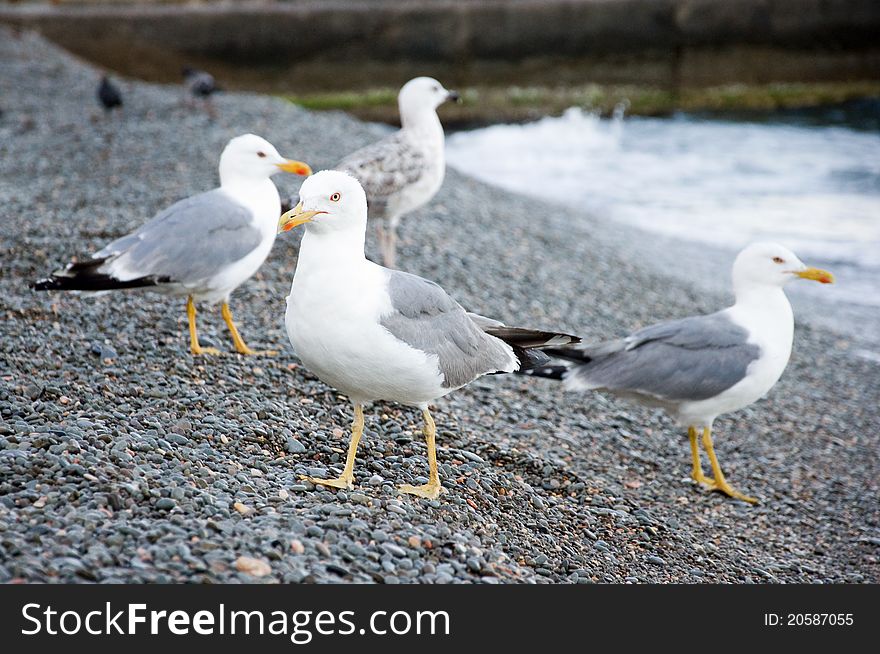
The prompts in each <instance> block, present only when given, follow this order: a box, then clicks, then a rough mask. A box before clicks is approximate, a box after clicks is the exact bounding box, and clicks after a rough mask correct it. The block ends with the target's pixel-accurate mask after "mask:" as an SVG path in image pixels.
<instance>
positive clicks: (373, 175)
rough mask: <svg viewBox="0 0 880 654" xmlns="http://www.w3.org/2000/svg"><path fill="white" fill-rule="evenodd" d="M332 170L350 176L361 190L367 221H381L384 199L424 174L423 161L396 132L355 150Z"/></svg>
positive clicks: (420, 155) (423, 156)
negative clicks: (365, 200)
mask: <svg viewBox="0 0 880 654" xmlns="http://www.w3.org/2000/svg"><path fill="white" fill-rule="evenodd" d="M336 169H337V170H342V171H345V172H347V173H349V174H351V175H352V176H354V177H355V178H356V179H357V180H358V181H359V182H360V183H361V186H363V187H364V191H365V192H366V194H367V204H369V206H370V217H376V218H385V217H387V215H386V211H387V208H388V199H389V198H391V197H392V196H393V195H394V194H396V193H399V192H400V191H401V190H402V189H404V188H405V187H406V186H408V185H409V184H413V183H414V182H416V181H418V179H419V178H420V177H421V176H422V175H424V173H425V170H427V160H426V159H425V155H424V154H423V153H422V152H420V151H419V150H418V149H416V148H414V147H413V146H412V145H411V144H410V143H409V141H408V140H407V139H406V137H405V136H404V135H403V133H402V132H399V131H398V132H396V133H394V134H392V135H391V136H388V137H386V138H384V139H382V140H381V141H377V142H376V143H373V144H371V145H368V146H366V147H364V148H361V149H360V150H356V151H355V152H353V153H352V154H350V155H348V156H347V157H345V159H343V160H342V161H340V162H339V163H338V164H336Z"/></svg>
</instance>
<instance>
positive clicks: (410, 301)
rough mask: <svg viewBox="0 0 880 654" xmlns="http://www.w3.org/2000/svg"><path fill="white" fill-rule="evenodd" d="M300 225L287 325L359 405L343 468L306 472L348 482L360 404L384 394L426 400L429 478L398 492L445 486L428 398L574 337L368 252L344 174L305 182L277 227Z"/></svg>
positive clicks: (431, 492) (358, 192)
mask: <svg viewBox="0 0 880 654" xmlns="http://www.w3.org/2000/svg"><path fill="white" fill-rule="evenodd" d="M302 224H305V225H306V233H305V234H304V235H303V239H302V243H301V245H300V250H299V258H298V260H297V264H296V273H295V274H294V277H293V285H292V287H291V289H290V295H289V296H288V298H287V313H286V316H285V323H286V325H287V333H288V335H289V336H290V342H291V343H292V344H293V347H294V349H295V350H296V353H297V355H298V356H299V358H300V359H301V360H302V362H303V364H304V365H305V366H306V367H307V368H308V369H309V370H311V371H312V372H314V373H315V374H316V375H317V376H318V377H319V378H320V379H321V380H322V381H324V382H325V383H327V384H329V385H330V386H333V387H334V388H336V389H338V390H339V391H341V392H342V393H344V394H346V395H348V396H349V398H351V401H352V404H353V405H354V423H353V424H352V436H351V442H350V444H349V448H348V455H347V457H346V461H345V469H344V470H343V471H342V474H341V475H340V476H339V477H337V478H335V479H318V478H314V477H308V478H307V479H309V481H311V482H313V483H316V484H323V485H325V486H334V487H336V488H351V487H352V482H353V479H354V459H355V454H356V452H357V446H358V442H359V441H360V438H361V435H362V434H363V431H364V410H363V406H364V404H365V403H366V402H371V401H374V400H388V401H393V402H399V403H401V404H406V405H410V406H416V407H418V408H420V409H421V410H422V415H423V417H424V422H425V427H424V434H425V440H426V443H427V446H428V465H429V468H430V476H429V480H428V483H427V484H424V485H423V486H411V485H408V484H407V485H403V486H400V487H399V488H400V491H401V492H403V493H410V494H413V495H417V496H420V497H425V498H436V497H438V496H439V494H440V492H441V490H442V487H441V484H440V478H439V475H438V472H437V453H436V446H435V440H434V438H435V426H434V420H433V419H432V417H431V413H430V411H429V410H428V404H429V403H431V402H433V401H434V400H436V399H437V398H440V397H443V396H444V395H446V394H447V393H450V392H452V391H454V390H455V389H457V388H461V387H462V386H465V385H466V384H469V383H470V382H472V381H473V380H475V379H477V378H478V377H481V376H482V375H486V374H490V373H495V372H513V371H515V370H519V369H521V368H525V367H528V366H531V365H539V364H541V363H546V362H547V361H549V359H548V358H547V357H546V356H543V355H541V354H540V352H537V351H534V350H532V349H531V348H541V347H548V346H553V345H565V344H568V343H575V342H577V341H578V339H577V338H575V337H573V336H568V335H565V334H557V333H555V332H541V331H533V330H526V329H516V328H508V327H504V326H503V325H502V324H501V323H499V322H497V321H495V320H491V319H488V318H484V317H482V316H478V315H475V314H469V313H467V312H466V311H465V310H464V309H463V308H462V307H461V305H459V304H458V303H457V302H455V300H453V299H452V298H450V297H449V296H448V295H447V294H446V292H445V291H444V290H443V289H442V288H440V287H439V286H438V285H437V284H435V283H434V282H430V281H428V280H426V279H422V278H421V277H416V276H415V275H410V274H408V273H404V272H400V271H396V270H390V269H388V268H384V267H382V266H379V265H377V264H375V263H373V262H371V261H369V260H367V258H366V257H365V256H364V237H365V232H366V227H367V198H366V195H365V194H364V190H363V188H362V187H361V185H360V184H359V183H358V182H357V180H355V179H354V178H353V177H350V176H349V175H348V174H346V173H343V172H338V171H322V172H319V173H317V174H315V175H313V176H312V177H310V178H309V179H307V180H306V181H305V182H304V183H303V185H302V188H301V189H300V203H299V204H298V205H297V206H296V207H295V208H294V209H292V210H291V211H288V212H287V213H285V214H283V215H282V216H281V220H280V222H279V231H287V230H289V229H291V228H293V227H295V226H297V225H302Z"/></svg>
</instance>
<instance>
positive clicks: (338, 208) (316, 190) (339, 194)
mask: <svg viewBox="0 0 880 654" xmlns="http://www.w3.org/2000/svg"><path fill="white" fill-rule="evenodd" d="M305 224H307V228H308V229H309V230H311V231H314V232H318V233H327V232H336V231H342V230H352V229H354V230H360V232H361V233H363V232H364V231H366V228H367V195H366V193H364V189H363V187H362V186H361V185H360V182H358V181H357V180H356V179H355V178H354V177H352V176H351V175H349V174H348V173H343V172H340V171H338V170H322V171H320V172H318V173H315V174H314V175H312V176H311V177H309V178H308V179H307V180H306V181H304V182H303V185H302V186H301V187H300V189H299V204H297V205H296V206H295V207H294V208H293V209H291V210H290V211H288V212H286V213H284V214H283V215H282V216H281V218H280V219H279V220H278V231H279V232H286V231H289V230H291V229H293V228H294V227H296V226H297V225H305Z"/></svg>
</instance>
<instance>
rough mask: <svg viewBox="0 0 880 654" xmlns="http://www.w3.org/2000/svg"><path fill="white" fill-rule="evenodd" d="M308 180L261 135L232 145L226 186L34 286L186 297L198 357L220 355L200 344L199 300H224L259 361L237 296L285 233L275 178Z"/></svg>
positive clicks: (223, 170) (227, 316)
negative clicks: (234, 303)
mask: <svg viewBox="0 0 880 654" xmlns="http://www.w3.org/2000/svg"><path fill="white" fill-rule="evenodd" d="M282 170H283V171H286V172H290V173H296V174H298V175H308V174H310V173H311V170H310V169H309V167H308V166H307V165H306V164H304V163H301V162H299V161H292V160H289V159H285V158H284V157H282V156H281V155H280V154H278V151H277V150H276V149H275V147H274V146H273V145H272V144H271V143H269V142H268V141H266V140H265V139H262V138H260V137H259V136H255V135H253V134H245V135H243V136H239V137H236V138H234V139H232V140H231V141H230V142H229V144H228V145H227V146H226V148H225V149H224V150H223V154H222V155H221V156H220V187H219V188H216V189H214V190H211V191H207V192H205V193H200V194H198V195H194V196H192V197H189V198H186V199H184V200H181V201H180V202H177V203H175V204H173V205H171V206H170V207H168V208H167V209H165V210H164V211H162V212H160V213H159V214H157V215H156V216H155V217H154V218H153V219H152V220H150V221H149V222H147V223H146V224H144V225H142V226H141V227H140V228H138V229H137V230H135V231H134V232H132V233H131V234H128V235H126V236H123V237H122V238H119V239H117V240H115V241H113V242H112V243H110V244H109V245H107V246H105V247H104V248H102V249H101V250H99V251H98V252H96V253H95V254H93V255H92V256H91V257H88V258H85V259H84V260H83V261H79V262H77V263H71V264H68V266H67V267H66V268H64V270H61V271H58V272H56V273H54V274H53V275H52V277H49V278H47V279H42V280H40V281H38V282H36V283H35V284H34V285H33V288H34V289H36V290H39V291H47V290H61V291H73V290H77V291H108V290H112V289H127V288H146V289H151V290H155V291H159V292H162V293H167V294H170V295H178V296H186V297H187V303H186V310H187V318H188V321H189V333H190V348H191V350H192V352H193V354H216V353H217V350H216V349H214V348H205V347H202V346H201V345H200V344H199V340H198V334H197V332H196V309H195V302H196V301H206V302H209V303H216V302H219V301H222V303H223V304H222V309H221V312H222V315H223V319H224V321H225V322H226V324H227V326H228V327H229V331H230V333H231V334H232V340H233V344H234V345H235V349H236V350H237V351H238V352H240V353H242V354H255V352H254V351H253V350H251V349H250V348H249V347H248V346H247V345H246V344H245V342H244V340H243V339H242V338H241V335H240V334H239V333H238V329H237V328H236V326H235V323H234V322H233V320H232V314H231V312H230V310H229V295H230V294H231V293H232V291H234V290H235V289H236V288H237V287H238V286H239V285H240V284H241V283H243V282H244V281H245V280H247V279H248V278H250V277H251V275H253V274H254V273H255V272H256V271H257V270H258V269H259V268H260V266H261V265H262V264H263V261H265V259H266V257H267V256H268V255H269V251H270V250H271V249H272V244H273V243H274V242H275V235H276V233H277V224H278V216H279V215H280V213H281V199H280V196H279V195H278V190H277V189H276V188H275V184H273V183H272V180H271V179H270V177H271V176H272V175H274V174H275V173H277V172H279V171H282Z"/></svg>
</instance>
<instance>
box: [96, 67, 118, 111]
mask: <svg viewBox="0 0 880 654" xmlns="http://www.w3.org/2000/svg"><path fill="white" fill-rule="evenodd" d="M98 101H99V102H100V103H101V106H103V107H104V111H106V112H108V113H109V112H111V111H113V110H114V109H117V108H119V107H122V92H121V91H120V90H119V87H118V86H116V85H115V84H114V83H113V82H111V81H110V78H109V77H107V76H106V75H104V76H103V77H102V78H101V83H100V84H99V85H98Z"/></svg>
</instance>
